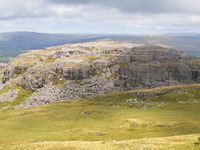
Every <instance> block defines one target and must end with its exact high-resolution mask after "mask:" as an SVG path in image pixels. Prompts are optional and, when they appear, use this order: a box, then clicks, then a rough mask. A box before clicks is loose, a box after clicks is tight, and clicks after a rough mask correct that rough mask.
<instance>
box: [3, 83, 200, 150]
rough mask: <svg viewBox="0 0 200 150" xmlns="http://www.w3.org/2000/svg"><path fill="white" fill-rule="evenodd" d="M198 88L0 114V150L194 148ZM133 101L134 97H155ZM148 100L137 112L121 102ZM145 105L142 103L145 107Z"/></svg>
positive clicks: (199, 126)
mask: <svg viewBox="0 0 200 150" xmlns="http://www.w3.org/2000/svg"><path fill="white" fill-rule="evenodd" d="M198 88H199V85H192V86H174V87H164V88H156V89H150V90H142V91H127V92H118V93H110V94H105V95H99V96H95V97H93V98H91V99H88V100H76V101H69V102H60V103H54V104H48V105H43V106H39V107H35V108H29V109H21V110H3V111H0V133H1V134H0V149H16V150H17V149H20V150H21V149H22V150H23V149H27V150H28V149H70V150H73V149H78V150H79V149H80V150H90V149H91V150H99V149H105V150H112V149H117V150H118V149H119V150H126V149H127V150H130V149H131V150H132V149H137V150H138V149H139V148H143V149H170V150H171V149H178V150H179V149H180V150H182V149H196V148H199V147H198V146H195V145H194V142H196V141H197V137H198V134H199V133H200V113H199V107H200V92H199V89H198ZM169 89H170V91H168V92H164V94H160V95H159V94H158V95H153V94H151V95H149V96H146V95H145V96H143V97H138V95H137V94H135V93H137V92H141V93H142V92H143V93H144V92H147V93H151V92H152V93H154V94H155V93H156V92H157V93H160V92H163V91H166V90H169ZM147 98H148V99H149V101H152V100H153V103H155V105H158V104H159V103H164V104H165V105H161V106H160V107H158V108H156V109H154V107H153V108H152V107H145V108H143V106H141V107H137V106H136V105H135V104H134V103H128V102H127V100H130V99H137V100H138V101H139V102H140V101H141V102H143V101H144V99H145V100H146V99H147ZM180 101H181V103H180ZM147 103H148V102H147Z"/></svg>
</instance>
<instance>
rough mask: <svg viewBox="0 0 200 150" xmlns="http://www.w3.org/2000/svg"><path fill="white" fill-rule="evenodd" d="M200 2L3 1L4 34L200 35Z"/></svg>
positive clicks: (0, 23)
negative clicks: (14, 32) (15, 32)
mask: <svg viewBox="0 0 200 150" xmlns="http://www.w3.org/2000/svg"><path fill="white" fill-rule="evenodd" d="M199 6H200V1H199V0H0V32H12V31H33V32H42V33H108V34H110V33H112V34H163V33H200V9H199Z"/></svg>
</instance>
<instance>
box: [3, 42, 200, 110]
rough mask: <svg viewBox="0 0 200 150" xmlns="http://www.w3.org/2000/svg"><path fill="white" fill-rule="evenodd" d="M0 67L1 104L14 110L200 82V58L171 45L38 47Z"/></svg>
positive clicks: (122, 44)
mask: <svg viewBox="0 0 200 150" xmlns="http://www.w3.org/2000/svg"><path fill="white" fill-rule="evenodd" d="M1 70H3V71H2V72H3V73H2V84H1V87H0V88H1V90H0V103H1V107H2V108H7V107H14V108H15V109H19V108H28V107H33V106H37V105H41V104H46V103H53V102H58V101H69V100H75V99H82V98H84V99H85V98H89V97H92V96H95V95H98V94H104V93H110V92H116V91H124V90H134V89H146V88H153V87H162V86H170V85H185V84H196V83H199V82H200V73H199V70H200V60H199V59H198V58H196V57H193V56H190V55H188V54H185V53H183V52H180V51H176V50H174V49H171V48H169V47H164V46H156V45H135V44H130V43H120V42H90V43H78V44H66V45H61V46H56V47H50V48H47V49H46V50H34V51H30V52H28V53H25V54H22V55H20V56H18V57H16V58H15V59H13V60H12V61H11V62H10V63H9V64H8V66H4V67H3V68H2V69H1Z"/></svg>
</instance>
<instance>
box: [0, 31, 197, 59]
mask: <svg viewBox="0 0 200 150" xmlns="http://www.w3.org/2000/svg"><path fill="white" fill-rule="evenodd" d="M96 40H103V41H105V40H106V41H120V42H130V43H134V44H159V45H166V46H170V47H172V48H175V49H178V50H182V51H185V52H187V53H189V54H191V55H194V56H200V34H187V33H182V34H174V33H170V34H165V35H143V36H136V35H112V34H47V33H36V32H7V33H0V62H8V61H9V60H10V59H12V58H13V57H16V56H18V55H20V54H22V53H24V52H26V51H29V50H33V49H44V48H46V47H51V46H57V45H62V44H66V43H80V42H90V41H96Z"/></svg>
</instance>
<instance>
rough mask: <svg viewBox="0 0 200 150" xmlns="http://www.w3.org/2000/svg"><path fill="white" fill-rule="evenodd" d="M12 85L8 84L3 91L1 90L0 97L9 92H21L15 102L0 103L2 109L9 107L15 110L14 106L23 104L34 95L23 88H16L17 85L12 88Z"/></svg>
mask: <svg viewBox="0 0 200 150" xmlns="http://www.w3.org/2000/svg"><path fill="white" fill-rule="evenodd" d="M11 84H13V83H11ZM11 84H8V85H6V86H4V88H3V89H1V90H0V95H1V94H4V93H6V92H8V91H9V90H16V89H18V90H19V92H18V93H17V97H16V98H15V100H14V101H13V102H7V101H5V102H0V107H7V106H9V108H13V106H16V105H19V104H20V103H21V102H23V101H24V100H25V99H27V98H28V97H30V96H31V95H32V94H33V93H34V92H33V91H30V90H25V89H23V88H22V87H21V86H16V85H12V86H11Z"/></svg>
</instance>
